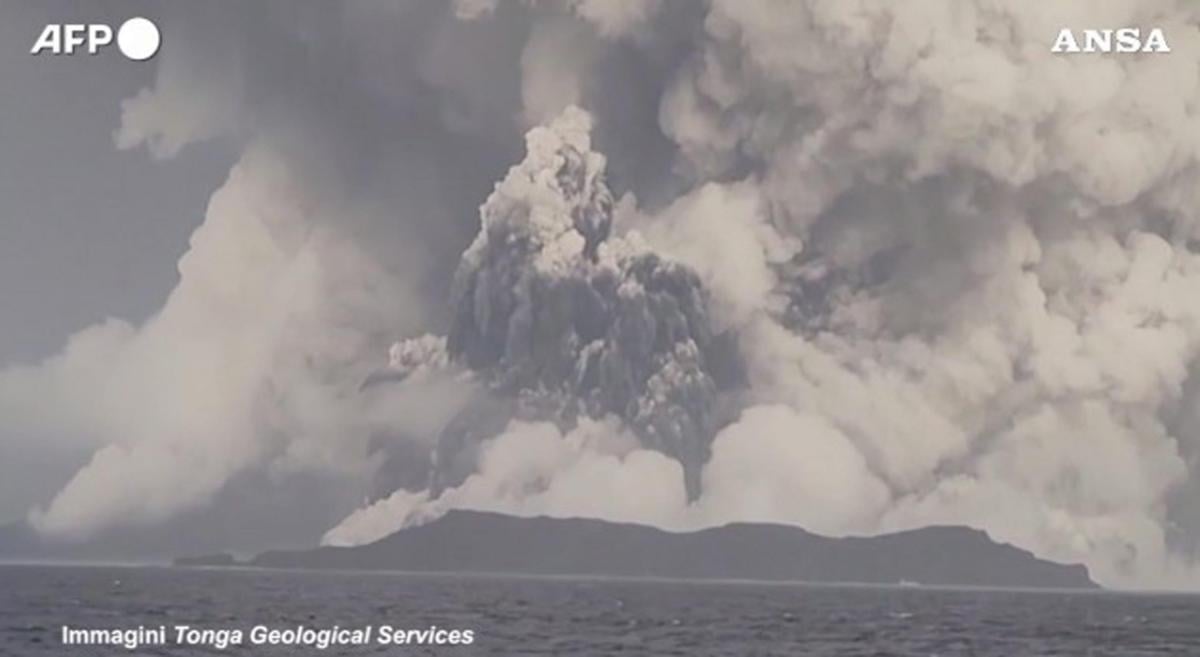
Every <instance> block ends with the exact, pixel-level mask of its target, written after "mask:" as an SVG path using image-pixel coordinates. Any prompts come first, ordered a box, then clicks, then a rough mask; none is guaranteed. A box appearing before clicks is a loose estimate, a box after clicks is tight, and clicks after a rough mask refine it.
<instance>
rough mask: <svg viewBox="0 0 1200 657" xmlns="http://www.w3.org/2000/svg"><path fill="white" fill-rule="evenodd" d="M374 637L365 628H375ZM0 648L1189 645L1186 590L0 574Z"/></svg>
mask: <svg viewBox="0 0 1200 657" xmlns="http://www.w3.org/2000/svg"><path fill="white" fill-rule="evenodd" d="M64 624H65V625H69V626H71V627H76V628H107V629H113V628H115V629H133V628H137V627H138V626H145V627H150V628H154V627H161V626H166V627H168V628H173V626H174V625H177V624H181V625H189V626H193V627H197V628H209V629H227V630H231V629H240V630H241V631H242V632H243V633H245V634H246V636H244V637H243V641H244V643H243V644H242V645H240V646H238V645H231V646H228V647H226V648H225V649H223V650H221V649H218V648H216V647H213V646H211V645H209V646H195V645H191V646H188V645H184V646H180V645H176V644H175V643H174V642H173V639H174V638H175V637H174V636H170V637H168V639H170V640H171V641H169V642H168V643H167V644H165V645H151V646H143V647H140V648H137V649H134V650H128V649H126V648H124V647H101V646H78V645H73V646H65V645H63V643H62V636H61V633H62V626H63V625H64ZM255 625H263V626H265V627H268V628H271V629H278V630H283V629H287V628H295V627H297V626H304V627H307V628H312V629H323V628H331V627H333V626H335V625H336V626H338V627H341V628H361V627H364V626H374V627H375V628H376V631H378V628H379V627H382V626H385V625H387V626H392V627H393V628H415V629H428V628H430V626H436V627H437V628H440V629H460V630H462V629H471V630H472V631H473V637H474V641H473V642H472V643H471V644H470V645H465V646H464V645H457V646H436V647H431V646H396V645H378V644H376V643H372V644H370V645H366V646H352V647H347V646H332V647H329V648H326V649H324V650H319V649H317V648H315V647H310V646H262V645H250V640H249V638H248V633H249V631H250V629H251V628H252V627H253V626H255ZM372 638H373V639H376V640H377V638H378V637H377V636H373V637H372ZM0 655H5V656H9V655H11V656H16V657H24V656H34V655H55V656H65V657H70V656H71V655H79V656H80V657H106V656H109V655H112V656H116V655H396V656H401V655H584V656H592V655H687V656H693V655H696V656H698V655H789V656H807V655H812V656H823V655H839V656H840V655H873V656H897V657H909V656H913V657H916V656H920V657H931V656H935V655H936V656H939V657H947V656H951V655H964V656H967V655H970V656H972V657H993V656H994V657H1023V656H1035V655H1037V656H1040V655H1081V656H1094V657H1099V656H1113V657H1136V656H1142V655H1180V656H1185V657H1187V656H1196V655H1200V598H1198V597H1193V596H1184V595H1142V594H1116V593H1105V592H1095V593H1065V592H1063V593H1059V592H1027V591H996V590H945V589H927V588H922V587H893V588H886V587H878V588H874V587H836V586H815V585H802V584H796V585H764V584H751V583H734V582H729V583H726V582H721V583H695V582H675V581H650V580H642V581H632V580H604V579H568V578H520V577H478V576H453V575H417V574H398V573H387V574H367V573H330V572H292V571H257V570H249V569H247V570H216V569H213V570H209V569H172V568H152V567H136V568H135V567H75V566H72V567H64V566H49V567H44V566H0Z"/></svg>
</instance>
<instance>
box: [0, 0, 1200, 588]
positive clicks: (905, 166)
mask: <svg viewBox="0 0 1200 657" xmlns="http://www.w3.org/2000/svg"><path fill="white" fill-rule="evenodd" d="M297 6H299V7H303V10H300V9H297V10H294V11H293V10H288V11H284V10H282V9H280V8H269V9H262V10H261V11H260V12H259V13H260V14H261V15H255V16H254V20H253V21H250V25H251V27H250V28H247V29H251V30H255V31H256V37H257V39H258V40H256V41H254V43H255V44H258V45H253V46H247V45H246V44H245V43H241V42H236V43H230V44H224V47H221V48H216V47H210V46H206V45H204V43H203V42H202V40H199V39H197V40H195V42H194V43H192V47H194V48H195V49H197V53H198V54H197V53H193V54H191V55H189V56H186V57H179V58H176V57H169V56H168V57H165V58H164V61H163V64H162V67H161V69H160V81H159V84H158V86H157V89H156V90H154V91H151V92H147V93H146V94H145V95H143V96H139V97H138V99H135V100H133V101H131V102H130V104H129V105H128V106H127V111H126V125H125V126H123V127H122V129H121V130H120V131H119V133H118V143H119V144H120V145H122V146H132V145H135V144H139V143H147V144H149V145H150V146H151V150H152V151H153V152H154V153H156V154H157V155H160V156H169V155H170V154H171V153H172V152H174V151H176V150H178V149H179V148H185V147H186V143H187V142H188V141H189V140H194V139H198V138H204V137H207V136H210V135H213V134H233V135H237V136H238V137H240V138H245V139H246V140H247V143H248V144H251V146H248V148H247V153H246V155H245V156H244V158H243V162H242V163H241V164H239V165H238V168H237V169H235V171H234V173H233V174H232V175H231V178H230V181H229V183H228V184H227V186H226V187H225V188H224V189H223V190H221V191H219V192H218V193H217V195H216V196H215V197H214V201H213V206H212V208H210V212H209V216H208V218H207V219H206V223H205V225H204V226H202V227H201V228H200V229H199V230H198V231H197V234H196V238H195V239H194V241H193V248H192V251H191V252H189V254H188V255H187V256H186V257H185V259H184V260H183V262H181V274H182V281H181V283H180V286H179V288H178V289H177V290H176V291H175V292H174V293H173V294H172V296H171V298H170V299H169V300H168V302H167V304H166V305H165V306H164V308H163V311H162V312H161V313H160V314H159V316H157V317H156V318H154V319H153V320H151V321H150V322H149V323H148V324H147V325H146V326H142V327H131V326H128V325H125V324H123V323H120V322H112V323H109V324H106V325H103V326H99V327H94V328H92V329H88V330H87V331H84V332H82V333H80V334H79V335H78V336H76V337H75V338H74V339H73V340H72V341H71V343H70V344H69V345H68V346H67V348H66V349H65V350H64V352H63V353H62V354H60V355H59V356H57V357H55V358H53V359H50V360H48V361H47V362H46V363H45V364H43V365H42V366H40V367H36V368H30V369H24V370H7V371H4V372H3V373H0V410H3V412H2V413H0V417H3V418H5V419H4V422H5V424H6V425H12V426H16V427H19V428H21V431H22V432H23V433H26V434H29V433H37V432H42V433H45V432H46V431H47V429H46V426H47V425H50V428H51V429H52V433H55V434H70V435H72V436H76V435H80V436H91V440H92V441H94V443H95V444H96V445H97V452H96V457H95V458H94V460H93V462H92V463H91V464H89V465H88V466H86V467H85V468H84V469H83V470H81V471H80V472H79V474H78V475H77V476H76V477H75V479H74V480H72V482H70V483H68V484H67V485H66V486H65V488H64V489H63V490H62V492H61V493H60V494H59V495H58V497H57V498H56V499H55V500H52V501H49V502H48V505H47V506H46V507H45V508H44V509H42V510H41V511H39V512H37V513H35V515H34V519H35V522H36V523H37V524H38V525H39V526H40V527H42V528H43V530H44V531H47V532H51V533H85V532H86V531H88V530H89V529H96V528H101V527H104V526H108V525H112V524H118V523H123V522H129V521H130V519H141V520H142V521H154V520H156V519H160V518H163V517H166V516H169V515H171V514H174V513H177V512H179V511H180V510H181V509H185V508H188V507H189V506H195V505H200V504H204V503H205V500H206V499H208V498H210V497H211V496H212V493H213V491H214V490H217V489H219V488H220V487H221V486H222V485H223V484H224V482H225V481H227V480H228V478H229V477H230V476H231V473H234V472H237V471H240V470H244V469H247V468H269V469H272V470H273V471H276V470H277V471H280V472H286V471H287V469H288V467H291V466H292V465H293V464H306V465H305V466H304V467H321V468H326V469H330V468H332V469H334V470H338V471H341V472H344V473H346V476H347V477H348V478H349V479H350V480H352V481H357V482H360V483H361V482H364V481H367V480H369V481H370V482H373V483H372V484H370V485H368V484H362V486H363V489H364V491H368V492H367V493H366V494H367V496H368V499H369V501H370V502H371V503H370V504H367V505H364V506H363V507H362V508H361V509H360V510H358V511H356V512H354V513H352V514H351V515H349V516H348V517H347V518H346V520H345V521H344V522H343V523H342V524H341V525H339V526H338V527H336V528H334V529H332V530H331V531H330V532H329V534H327V535H326V541H327V542H331V543H339V544H344V543H356V542H362V541H365V540H370V539H372V538H375V537H378V536H381V535H383V534H385V533H387V532H388V531H391V530H394V529H396V528H399V527H402V526H405V525H406V524H411V523H415V522H421V521H423V520H425V519H428V518H430V517H433V516H435V515H436V514H437V513H439V512H441V511H442V510H444V509H447V508H451V507H456V506H460V507H464V506H465V507H474V508H488V509H499V510H505V511H510V512H514V513H548V514H553V515H590V516H598V517H606V518H612V519H620V520H629V521H637V522H651V523H656V524H660V525H663V526H668V527H673V528H682V527H691V526H701V525H708V524H714V523H721V522H727V521H730V520H737V519H755V520H774V521H780V522H790V523H796V524H801V525H803V526H806V527H808V528H810V529H814V530H817V531H823V532H828V533H835V534H840V533H871V532H878V531H884V530H891V529H900V528H907V527H912V526H918V525H923V524H928V523H965V524H969V525H972V526H976V527H980V528H983V529H985V530H987V531H988V532H989V533H990V534H991V535H992V536H993V537H995V538H997V539H1001V540H1006V541H1011V542H1014V543H1017V544H1019V545H1021V546H1023V547H1026V548H1029V549H1031V550H1034V551H1035V552H1037V553H1038V554H1040V555H1043V556H1046V557H1050V558H1054V559H1060V560H1066V561H1083V562H1086V563H1087V564H1088V565H1089V567H1091V569H1092V572H1093V574H1094V575H1095V576H1096V577H1098V578H1099V579H1100V580H1101V581H1103V582H1105V583H1108V584H1114V585H1138V586H1157V585H1171V586H1179V585H1183V584H1194V583H1196V582H1197V581H1200V579H1198V578H1197V577H1196V576H1195V573H1196V570H1195V568H1194V566H1193V562H1194V559H1193V552H1194V551H1195V550H1196V546H1197V538H1198V537H1200V512H1197V511H1196V508H1197V507H1196V502H1195V500H1196V494H1197V492H1200V486H1198V485H1197V482H1198V481H1200V477H1196V475H1195V472H1196V468H1197V467H1200V464H1198V463H1197V459H1198V458H1200V421H1198V419H1200V415H1198V414H1197V412H1196V405H1197V404H1196V403H1197V391H1200V385H1198V384H1197V382H1198V381H1200V377H1197V376H1195V375H1194V372H1196V371H1197V370H1196V367H1195V363H1196V358H1197V356H1198V355H1200V300H1198V299H1200V297H1198V296H1197V295H1195V294H1194V291H1195V290H1197V289H1200V250H1198V249H1197V246H1196V244H1197V238H1198V237H1200V234H1198V233H1197V231H1198V227H1200V221H1198V219H1200V214H1198V210H1197V208H1200V195H1198V192H1197V190H1200V179H1198V178H1200V176H1198V172H1200V168H1198V166H1197V164H1198V163H1197V155H1198V148H1200V142H1198V141H1197V136H1196V135H1200V120H1198V116H1197V112H1198V111H1200V110H1198V109H1197V108H1200V102H1198V101H1200V77H1198V75H1197V70H1196V68H1195V65H1194V62H1195V61H1196V58H1197V56H1200V32H1198V30H1197V28H1196V24H1197V19H1198V18H1200V9H1198V8H1196V7H1194V6H1193V5H1192V4H1190V3H1186V2H1182V1H1171V0H1161V1H1156V2H1144V1H1139V0H1122V1H1117V2H1107V3H1103V4H1097V3H1083V2H1079V3H1024V2H1020V3H1018V2H1011V3H994V2H962V1H952V0H946V1H935V2H912V3H905V2H900V3H897V2H887V1H884V0H869V1H865V2H856V3H846V2H843V3H829V2H770V1H767V0H762V1H754V0H751V1H744V0H727V1H726V0H714V1H712V2H710V3H707V4H702V3H688V4H686V5H684V4H679V5H675V4H671V3H664V2H655V1H646V2H629V3H612V2H588V1H579V2H562V3H527V4H518V3H493V2H486V1H484V2H480V1H474V2H460V3H459V4H458V6H457V7H455V8H454V9H455V10H456V11H450V10H448V9H447V8H446V7H444V6H443V5H441V4H440V3H438V4H436V5H435V4H434V3H430V4H417V5H413V6H406V7H404V8H403V9H390V10H386V11H385V10H383V9H380V8H371V9H369V10H368V9H366V8H365V7H366V6H365V5H353V6H351V5H347V6H346V7H344V8H343V7H337V8H335V7H333V6H331V5H324V4H321V5H297ZM268 7H270V6H268ZM196 12H197V14H204V15H203V16H189V17H188V18H187V20H189V21H192V22H194V23H195V24H211V23H216V24H222V25H223V24H224V23H225V22H229V16H230V15H232V14H229V15H226V13H223V12H224V10H221V9H211V10H204V11H200V10H196ZM209 14H211V15H209ZM203 21H208V23H203ZM331 25H335V26H337V28H336V29H334V28H332V27H330V26H331ZM1126 25H1129V26H1139V27H1142V28H1149V27H1159V28H1161V29H1163V30H1164V32H1165V33H1166V35H1167V38H1168V39H1169V42H1170V47H1171V49H1172V53H1171V54H1170V55H1152V54H1147V55H1123V56H1102V55H1075V56H1070V57H1062V56H1057V55H1054V54H1052V53H1050V52H1049V47H1050V44H1052V43H1053V41H1054V37H1055V35H1056V34H1057V32H1058V30H1059V29H1061V28H1062V27H1073V28H1076V29H1081V28H1085V27H1118V26H1126ZM238 30H239V28H236V27H232V28H230V29H229V30H227V31H226V34H233V35H235V36H236V35H237V34H242V33H241V32H239V31H238ZM394 30H402V31H403V34H404V35H405V36H406V37H408V38H395V35H394V34H393V31H394ZM345 31H351V32H353V34H354V35H355V39H353V40H349V41H347V40H345V39H339V38H337V35H340V34H345V33H346V32H345ZM200 33H202V32H197V34H200ZM264 35H265V36H264ZM227 38H229V39H234V40H235V41H236V39H235V38H234V37H227ZM189 43H191V42H189ZM264 43H265V44H267V45H263V44H264ZM347 43H351V44H353V46H352V47H345V44H347ZM267 48H280V49H282V51H283V52H287V53H290V56H294V58H295V60H297V61H304V62H307V63H309V64H312V65H313V66H316V67H317V68H318V69H320V71H321V74H320V76H317V77H318V78H319V80H316V82H319V84H314V81H313V80H310V79H306V78H305V77H304V76H303V75H299V74H297V72H296V70H297V69H291V68H287V65H286V64H282V63H280V59H279V57H278V56H277V55H276V56H273V57H271V56H265V55H266V54H267V53H266V52H260V49H267ZM247 52H248V56H246V57H245V58H244V59H237V54H238V53H247ZM164 54H166V55H170V53H164ZM227 57H234V58H235V60H234V61H233V62H232V63H233V64H234V65H230V62H228V61H226V59H225V58H227ZM289 61H290V60H289ZM396 62H402V65H395V63H396ZM275 66H280V67H284V68H285V69H286V70H285V71H283V73H285V74H281V72H280V71H278V70H276V69H275V68H272V67H275ZM228 70H237V71H242V73H239V75H240V76H241V79H238V80H234V81H231V80H228V79H225V78H224V77H222V76H223V74H222V73H220V72H221V71H228ZM225 75H227V74H225ZM331 89H337V90H339V94H330V93H329V92H330V90H331ZM200 90H203V91H205V92H206V93H205V94H204V97H206V98H209V99H211V100H210V101H209V103H208V104H201V106H197V107H191V106H189V105H187V103H186V102H184V100H185V99H191V98H194V97H196V96H197V92H198V91H200ZM311 90H316V93H314V92H313V91H311ZM333 97H337V98H342V99H349V100H346V102H348V103H349V102H353V103H354V104H355V106H356V107H358V106H361V108H365V109H361V112H356V113H354V115H353V117H352V118H351V117H349V116H348V115H347V112H346V111H345V110H346V107H348V106H349V105H333V106H331V103H330V101H329V98H333ZM414 99H420V100H414ZM572 105H578V106H579V107H580V108H582V109H573V108H571V106H572ZM184 109H186V111H184ZM593 124H594V125H593ZM527 127H532V130H530V131H529V132H528V136H527V139H526V153H525V155H524V156H521V155H520V154H518V153H517V152H516V150H515V146H516V140H515V138H516V136H517V135H519V134H520V133H522V132H524V131H525V128H527ZM396 134H400V135H402V137H400V138H390V139H387V138H385V137H387V136H394V135H396ZM600 153H605V155H607V156H608V157H607V161H606V158H605V157H604V156H601V155H600ZM477 161H481V162H485V163H486V164H484V165H478V164H476V162H477ZM513 162H519V164H517V165H516V166H514V167H512V168H511V169H510V170H509V173H508V174H507V175H506V176H503V177H501V173H502V172H503V170H504V168H505V167H508V166H510V165H511V164H512V163H513ZM460 171H469V172H471V173H470V174H469V175H467V174H461V173H458V174H455V173H453V172H460ZM451 175H457V176H459V177H458V178H455V179H454V180H453V181H449V182H447V179H446V176H451ZM497 178H500V179H501V181H500V183H499V184H498V185H497V186H496V188H495V190H494V191H493V192H492V194H491V196H490V197H487V195H486V185H483V186H482V187H481V186H480V185H479V184H478V182H479V181H480V180H496V179H497ZM364 180H365V181H368V182H366V183H364V182H363V181H364ZM405 181H408V183H409V184H408V185H407V187H406V188H405V189H404V193H403V194H400V193H396V192H393V191H391V190H392V188H391V187H390V185H392V184H404V182H405ZM414 181H415V182H414ZM456 181H462V184H458V183H457V182H456ZM439 183H440V185H439ZM430 189H437V190H440V191H437V192H431V191H429V190H430ZM467 191H470V192H471V194H475V195H473V196H471V195H470V194H466V192H467ZM476 192H477V193H476ZM464 196H468V198H465V199H464ZM485 197H486V201H485V202H483V205H482V208H481V211H480V212H475V211H474V210H473V207H474V206H477V205H478V204H479V203H480V202H481V201H484V198H485ZM416 199H420V200H416ZM387 217H390V218H391V219H390V220H389V219H385V218H387ZM242 233H245V235H242ZM472 236H474V241H473V242H471V241H470V240H471V237H472ZM383 238H387V239H383ZM447 298H449V302H447ZM424 333H430V335H426V336H424V337H422V338H417V339H409V340H400V341H399V342H398V343H397V345H396V346H395V347H394V348H393V350H392V359H391V364H390V365H388V364H385V363H384V362H383V360H384V359H383V354H384V353H385V351H386V344H389V343H391V342H394V341H395V339H396V338H402V337H404V336H415V335H421V334H424ZM364 381H366V384H365V385H364V384H363V382H364ZM426 407H427V408H429V409H430V412H429V413H428V414H424V413H420V412H410V410H411V409H421V408H426ZM415 415H421V416H423V419H421V420H419V421H414V420H413V419H412V418H413V416H415ZM47 418H52V419H53V422H50V421H49V420H48V419H47ZM4 430H5V431H8V430H9V427H8V426H5V427H4ZM313 464H320V465H319V466H313Z"/></svg>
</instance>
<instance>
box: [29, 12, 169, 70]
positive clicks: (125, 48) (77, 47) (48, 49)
mask: <svg viewBox="0 0 1200 657" xmlns="http://www.w3.org/2000/svg"><path fill="white" fill-rule="evenodd" d="M161 41H162V38H161V37H160V35H159V33H158V26H157V25H155V24H154V22H153V21H151V20H150V19H148V18H142V17H140V16H139V17H137V18H130V19H129V20H127V21H125V22H124V23H122V24H121V27H120V28H118V29H117V49H119V50H120V51H121V54H123V55H125V56H126V57H128V58H129V59H132V60H135V61H143V60H147V59H150V58H151V57H153V56H154V53H156V52H158V46H159V44H160V43H161ZM112 42H113V29H112V28H111V27H109V26H108V25H105V24H103V23H88V24H84V23H50V24H48V25H46V27H44V28H42V34H41V36H39V37H38V39H37V41H36V42H35V43H34V44H33V48H30V49H29V54H31V55H41V54H51V55H74V54H75V53H76V52H87V54H89V55H95V54H96V53H98V52H100V49H101V48H103V47H105V46H107V45H109V44H111V43H112Z"/></svg>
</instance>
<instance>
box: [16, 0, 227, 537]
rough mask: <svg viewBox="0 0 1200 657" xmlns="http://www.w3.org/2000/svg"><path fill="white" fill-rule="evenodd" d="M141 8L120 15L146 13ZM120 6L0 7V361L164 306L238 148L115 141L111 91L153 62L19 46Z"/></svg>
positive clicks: (22, 358)
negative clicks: (51, 28) (122, 146)
mask: <svg viewBox="0 0 1200 657" xmlns="http://www.w3.org/2000/svg"><path fill="white" fill-rule="evenodd" d="M142 4H143V5H147V6H144V7H139V6H137V5H134V4H132V3H131V4H130V11H131V12H132V11H139V12H140V13H145V14H146V15H148V16H151V17H152V16H154V9H153V7H152V6H148V5H149V3H142ZM117 6H118V5H115V4H114V3H107V4H106V5H105V6H104V7H103V8H101V7H99V6H98V3H65V2H47V3H41V2H39V3H19V2H6V3H0V89H3V91H2V92H0V117H3V120H0V199H2V200H3V212H0V364H13V363H27V362H31V361H34V360H37V359H40V358H42V357H45V356H49V355H50V354H52V353H53V352H54V351H55V350H57V349H58V348H59V347H60V346H61V345H62V342H63V340H64V339H65V338H66V337H67V336H68V335H70V334H71V333H73V332H75V331H77V330H79V329H80V328H83V327H85V326H88V325H90V324H93V323H95V322H96V321H98V320H101V319H104V318H105V317H108V316H116V317H122V318H127V319H130V320H135V321H136V320H141V319H143V318H144V317H145V316H146V315H147V314H148V313H151V312H153V310H154V309H155V308H156V307H158V306H159V305H161V303H162V299H163V298H164V296H165V295H166V293H167V292H168V291H170V289H171V288H172V287H174V286H175V283H176V281H177V280H178V275H177V273H176V269H175V265H176V262H177V261H178V259H179V256H180V255H181V254H182V253H183V252H184V251H185V250H186V248H187V239H188V235H189V234H190V233H191V232H192V230H194V229H195V227H196V226H197V225H199V224H200V222H201V220H202V219H203V213H204V208H205V205H206V203H207V202H208V198H209V197H210V196H211V195H212V192H213V190H214V189H216V188H217V187H218V186H219V185H220V184H221V181H222V180H223V179H224V178H225V177H226V176H227V175H228V173H229V167H230V164H231V163H232V162H233V160H234V158H235V156H236V153H235V152H234V151H233V149H232V148H230V147H229V145H228V144H222V143H220V142H206V143H201V144H196V145H194V146H193V147H191V148H189V149H187V150H186V152H184V153H181V154H180V156H179V157H177V158H176V159H174V160H173V161H171V162H169V163H162V162H156V161H155V160H154V159H153V158H151V157H150V156H149V155H148V154H147V152H146V151H145V149H137V150H129V151H119V150H117V149H116V148H115V147H114V145H113V137H112V134H113V131H114V130H115V129H116V128H117V127H118V126H119V125H120V113H121V105H120V101H121V100H122V99H124V98H128V97H130V96H133V95H134V94H135V93H136V92H137V91H138V90H139V89H141V88H143V87H145V86H147V85H149V84H151V83H152V81H153V79H154V67H155V62H154V60H151V61H149V62H133V61H130V60H128V59H126V58H125V57H123V56H121V55H120V54H119V53H118V52H117V51H116V50H115V49H114V48H109V49H106V50H102V51H101V53H100V54H98V55H96V56H70V57H52V56H37V57H35V56H32V55H30V54H29V49H30V47H31V46H32V45H33V43H34V41H35V40H36V39H37V37H38V35H39V34H40V32H41V29H42V27H43V26H44V25H45V24H46V23H47V22H60V21H72V22H88V21H89V20H92V19H100V20H106V21H107V20H108V19H107V18H106V17H105V15H103V14H102V12H100V11H98V10H99V9H108V10H110V11H111V12H112V13H111V14H109V15H116V14H117V13H119V12H117V11H116V8H117ZM114 22H115V21H114ZM0 485H2V484H0ZM0 497H2V495H0ZM4 515H5V514H4V513H3V512H0V517H2V516H4Z"/></svg>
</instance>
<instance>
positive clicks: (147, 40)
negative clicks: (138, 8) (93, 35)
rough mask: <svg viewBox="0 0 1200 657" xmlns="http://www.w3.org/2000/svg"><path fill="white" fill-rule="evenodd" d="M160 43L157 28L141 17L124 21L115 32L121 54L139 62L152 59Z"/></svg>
mask: <svg viewBox="0 0 1200 657" xmlns="http://www.w3.org/2000/svg"><path fill="white" fill-rule="evenodd" d="M161 41H162V39H161V37H159V34H158V26H156V25H155V24H154V23H153V22H152V21H151V20H150V19H148V18H142V17H141V16H138V17H137V18H131V19H129V20H127V21H125V22H124V23H122V24H121V29H120V30H118V31H117V47H118V48H120V49H121V54H123V55H125V56H126V57H128V58H130V59H132V60H135V61H139V62H140V61H143V60H147V59H150V58H151V57H153V56H154V53H156V52H158V46H159V43H161Z"/></svg>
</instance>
